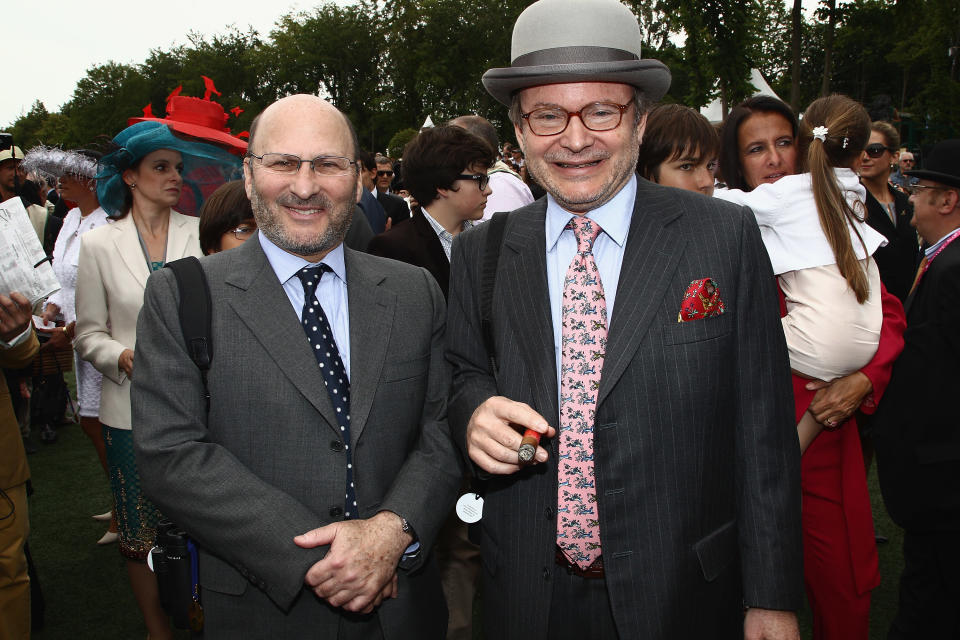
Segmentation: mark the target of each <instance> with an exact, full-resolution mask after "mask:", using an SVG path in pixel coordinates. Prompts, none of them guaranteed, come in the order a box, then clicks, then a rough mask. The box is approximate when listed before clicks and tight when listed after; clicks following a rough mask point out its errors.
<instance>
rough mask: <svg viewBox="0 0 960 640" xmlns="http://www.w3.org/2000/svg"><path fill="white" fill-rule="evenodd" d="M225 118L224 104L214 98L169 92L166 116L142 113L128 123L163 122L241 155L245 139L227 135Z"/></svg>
mask: <svg viewBox="0 0 960 640" xmlns="http://www.w3.org/2000/svg"><path fill="white" fill-rule="evenodd" d="M227 118H228V116H227V113H226V111H224V110H223V106H222V105H220V104H218V103H216V102H212V101H210V100H202V99H200V98H191V97H190V96H181V95H171V96H170V98H169V99H168V100H167V116H166V117H165V118H156V117H148V116H147V115H146V114H144V116H142V117H138V118H130V119H129V120H127V124H128V125H131V124H135V123H137V122H146V121H152V122H162V123H163V124H165V125H167V126H168V127H170V128H171V129H173V130H174V131H179V132H180V133H185V134H187V135H188V136H193V137H194V138H199V139H200V140H206V141H208V142H214V143H216V144H219V145H221V146H226V147H227V150H228V151H230V152H231V153H235V154H237V155H243V154H244V153H246V152H247V143H246V141H245V140H241V139H240V138H238V137H236V136H233V135H230V128H229V127H227V126H226V125H227Z"/></svg>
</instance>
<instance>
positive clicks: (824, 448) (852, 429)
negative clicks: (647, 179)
mask: <svg viewBox="0 0 960 640" xmlns="http://www.w3.org/2000/svg"><path fill="white" fill-rule="evenodd" d="M721 135H722V144H721V152H720V172H721V175H722V177H723V180H724V181H725V182H726V183H727V185H728V187H730V188H729V189H727V190H718V191H717V192H716V194H715V195H716V196H717V197H722V198H724V199H727V200H733V201H735V202H739V203H741V204H746V205H748V206H750V207H751V208H753V210H754V212H755V213H756V214H757V218H758V223H759V224H760V226H761V232H762V235H763V237H764V242H765V244H766V245H767V250H768V253H769V254H770V257H771V262H772V264H773V265H774V271H775V273H776V275H777V277H778V283H779V285H780V290H781V294H782V295H781V313H782V314H783V316H784V318H783V325H784V333H785V336H786V339H787V346H788V350H789V352H790V359H791V367H792V368H793V373H794V376H793V379H794V397H795V403H796V419H797V423H798V435H799V440H800V445H801V450H802V451H803V457H802V459H801V487H802V491H803V507H802V509H803V513H802V523H803V540H804V563H805V567H804V570H805V578H806V585H807V597H808V601H809V603H810V607H811V609H812V612H813V622H814V638H815V639H817V640H823V639H829V638H844V639H847V638H854V639H856V638H861V639H863V640H866V638H867V637H868V629H869V627H868V620H869V612H870V591H871V590H872V589H873V588H875V587H876V586H877V585H878V584H879V581H880V575H879V569H878V563H877V552H876V544H875V542H874V532H873V521H872V515H871V512H870V500H869V496H868V493H867V485H866V476H865V472H864V464H863V457H862V453H861V449H860V442H859V437H858V434H857V429H856V425H855V423H854V421H853V419H852V418H853V413H854V412H855V411H856V410H857V409H858V408H859V409H860V410H861V411H864V412H867V413H870V412H872V411H873V410H874V409H875V407H876V403H877V402H878V401H879V398H880V395H881V394H882V392H883V390H884V388H885V387H886V384H887V382H888V381H889V378H890V372H891V367H892V364H893V361H894V360H895V359H896V357H897V355H898V354H899V353H900V350H901V349H902V348H903V338H902V333H903V328H904V325H905V320H904V315H903V309H902V307H901V305H900V303H899V301H898V300H897V299H896V298H895V297H893V296H891V295H889V294H888V293H887V292H886V290H885V289H884V288H883V286H882V284H881V282H880V278H879V273H878V270H877V266H876V263H875V260H874V259H873V258H872V254H873V252H874V251H875V250H876V249H877V248H878V247H879V246H881V245H882V244H884V243H885V239H884V238H883V237H882V236H881V235H880V234H878V233H876V232H875V231H874V230H873V229H871V228H870V227H869V226H868V225H866V224H865V223H864V216H865V208H864V200H865V197H866V193H865V190H864V189H863V187H862V186H861V185H860V184H859V182H858V180H857V176H856V174H855V173H854V172H853V171H852V170H851V168H852V167H854V166H855V165H856V163H857V162H858V160H859V157H860V155H861V151H862V150H863V148H864V147H865V146H866V145H867V141H868V139H869V136H870V120H869V117H868V115H867V113H866V112H865V111H864V110H863V108H862V107H861V106H860V105H859V104H857V103H856V102H854V101H853V100H850V99H849V98H846V97H844V96H830V97H827V98H821V99H819V100H817V101H815V102H814V103H813V104H811V105H810V107H809V108H808V109H807V111H806V115H805V118H804V120H803V122H802V123H798V122H797V120H796V118H795V117H794V115H793V113H792V111H791V110H790V108H789V107H788V106H787V105H785V104H784V103H782V102H781V101H779V100H777V99H775V98H772V97H769V96H757V97H754V98H751V99H749V100H747V101H745V102H744V103H742V104H741V105H739V106H738V107H736V108H735V109H734V110H733V111H731V113H730V115H729V117H728V118H727V120H726V122H725V123H724V128H723V132H722V134H721Z"/></svg>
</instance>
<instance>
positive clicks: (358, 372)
mask: <svg viewBox="0 0 960 640" xmlns="http://www.w3.org/2000/svg"><path fill="white" fill-rule="evenodd" d="M344 260H345V264H346V269H347V296H348V300H349V317H350V440H351V445H355V444H356V442H357V440H358V439H359V438H360V434H361V433H363V429H364V427H365V426H366V422H367V417H368V416H369V415H370V408H371V407H372V406H373V398H374V395H376V392H377V384H378V382H379V381H380V372H381V371H382V370H383V361H384V358H385V357H386V354H387V345H388V344H390V341H391V340H396V339H402V338H400V337H399V336H398V337H394V336H391V335H390V332H391V329H392V328H393V326H394V314H395V312H396V306H397V300H396V296H395V295H394V294H393V293H391V292H389V291H387V290H385V289H384V288H382V287H380V284H381V283H382V282H383V276H382V275H378V274H377V273H375V272H373V271H370V270H369V269H368V268H367V265H366V263H365V262H364V261H363V260H361V259H358V257H357V254H355V252H354V251H353V250H351V249H348V248H345V251H344ZM334 424H335V423H334Z"/></svg>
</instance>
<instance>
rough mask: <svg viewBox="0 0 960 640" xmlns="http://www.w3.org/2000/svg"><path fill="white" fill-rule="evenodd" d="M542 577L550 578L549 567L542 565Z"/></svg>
mask: <svg viewBox="0 0 960 640" xmlns="http://www.w3.org/2000/svg"><path fill="white" fill-rule="evenodd" d="M543 579H544V580H549V579H550V569H549V567H544V568H543Z"/></svg>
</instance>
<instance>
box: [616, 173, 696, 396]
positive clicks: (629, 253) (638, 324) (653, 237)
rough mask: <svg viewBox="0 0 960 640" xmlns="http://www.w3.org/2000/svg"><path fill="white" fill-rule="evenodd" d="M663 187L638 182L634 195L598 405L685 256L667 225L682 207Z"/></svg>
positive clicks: (678, 238)
mask: <svg viewBox="0 0 960 640" xmlns="http://www.w3.org/2000/svg"><path fill="white" fill-rule="evenodd" d="M668 194H669V192H668V191H667V190H665V189H660V188H652V187H651V186H650V185H649V184H648V183H645V182H644V181H642V180H638V182H637V199H636V202H635V203H634V207H633V216H632V218H631V219H630V233H629V235H628V236H627V246H626V248H625V250H624V256H623V265H622V267H621V268H620V284H619V286H618V289H617V296H616V305H615V307H614V314H613V318H612V319H611V322H610V329H609V332H608V337H607V350H606V355H605V357H604V362H603V374H602V376H601V380H600V392H599V395H598V397H597V405H598V406H599V405H600V403H601V402H603V400H604V399H605V398H606V397H607V395H609V393H610V391H611V389H613V387H614V386H616V384H617V381H618V380H619V379H620V376H622V375H623V372H624V371H625V370H626V368H627V365H628V364H629V363H630V361H631V360H632V359H633V356H634V354H635V353H636V351H637V348H638V347H639V346H640V342H641V340H642V339H643V336H644V335H645V334H646V332H647V330H648V329H649V327H650V323H651V322H652V321H653V319H654V317H655V316H656V314H657V310H658V309H659V308H660V300H661V299H662V298H663V296H664V295H665V293H666V291H667V287H668V284H669V282H670V281H671V278H670V274H671V273H673V271H674V270H675V269H676V267H677V263H678V262H679V261H680V256H681V255H683V250H684V245H685V244H686V240H685V239H684V238H683V237H682V236H681V234H680V233H679V230H678V229H677V227H676V226H674V225H670V224H669V223H670V222H671V221H673V220H674V219H675V218H677V217H679V216H680V215H681V211H680V210H679V209H678V208H677V206H676V205H675V204H674V203H673V202H672V201H671V199H670V198H669V197H668Z"/></svg>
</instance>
